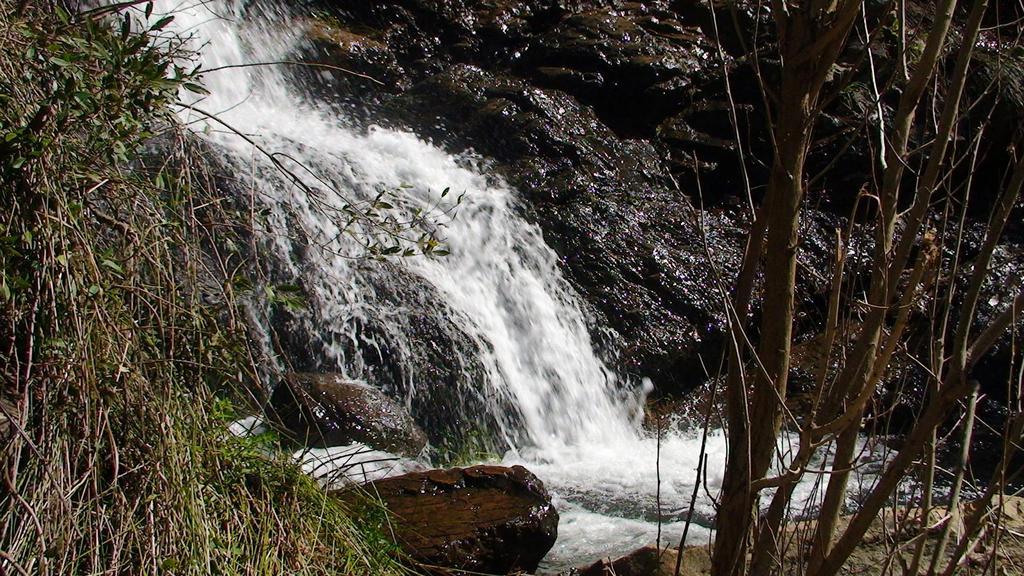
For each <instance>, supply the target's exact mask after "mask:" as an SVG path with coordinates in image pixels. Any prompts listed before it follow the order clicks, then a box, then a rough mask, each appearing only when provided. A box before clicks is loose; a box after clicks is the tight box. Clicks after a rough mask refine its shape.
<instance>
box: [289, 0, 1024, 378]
mask: <svg viewBox="0 0 1024 576" xmlns="http://www.w3.org/2000/svg"><path fill="white" fill-rule="evenodd" d="M310 5H311V6H314V7H315V8H316V11H315V16H314V19H316V21H317V22H319V24H317V25H316V26H317V27H314V32H313V33H312V37H313V39H314V41H313V44H312V45H313V46H314V47H315V48H316V49H315V50H313V51H312V52H310V53H309V54H307V55H306V58H307V59H311V60H318V59H327V60H328V61H330V60H331V59H336V60H337V62H340V63H341V64H343V65H344V66H345V67H346V68H351V69H352V70H355V71H357V72H359V73H364V74H368V75H371V76H374V77H379V78H380V79H381V80H382V82H383V85H379V84H373V83H367V82H366V81H365V79H360V78H358V77H356V78H354V79H353V78H348V79H345V78H343V77H342V76H338V75H336V76H337V77H336V78H335V80H334V81H335V82H336V83H337V84H336V85H335V86H334V87H333V88H331V87H328V90H327V91H326V93H330V91H331V90H333V91H334V98H336V99H340V100H342V101H345V100H346V98H348V99H349V101H350V102H352V101H353V100H355V101H357V102H355V105H354V107H353V110H354V111H356V112H357V114H356V115H360V114H364V115H365V116H366V117H368V118H371V119H372V120H371V121H372V122H378V123H379V122H385V123H391V124H393V125H396V126H398V127H403V128H408V129H411V130H413V131H415V132H416V133H418V134H420V135H423V136H425V137H428V138H431V139H433V140H434V141H435V142H437V143H439V144H441V145H443V146H445V147H446V148H448V149H450V150H452V151H454V152H458V151H462V150H467V149H471V150H473V151H475V152H478V153H480V154H482V155H483V156H485V157H487V158H488V159H489V160H493V171H494V172H495V173H496V174H499V175H500V176H502V177H504V178H505V179H507V180H508V181H509V182H510V183H511V184H513V185H514V186H516V187H517V188H518V190H519V191H520V192H521V193H522V196H523V199H524V202H523V204H522V206H521V209H522V211H523V212H524V213H525V214H526V215H527V216H528V217H529V218H530V219H532V220H533V221H535V222H537V223H538V224H539V225H540V226H541V228H542V229H543V231H544V237H545V240H546V241H547V242H548V244H549V245H551V246H552V247H553V248H554V249H555V251H556V252H557V253H558V254H559V255H560V256H561V262H562V266H563V270H564V271H565V272H566V274H567V277H568V278H569V280H570V281H571V282H572V283H573V285H574V286H575V287H576V289H577V290H578V291H579V292H580V294H581V295H582V296H583V298H584V300H586V302H587V303H588V304H589V306H590V307H591V308H592V311H593V312H594V314H593V315H594V317H595V329H594V330H593V331H592V332H593V333H594V336H595V340H596V341H598V342H599V343H602V344H603V345H604V347H605V348H606V350H605V356H606V357H608V359H609V360H612V361H613V364H614V368H616V369H617V370H618V371H620V372H622V373H625V374H627V375H635V376H648V377H651V378H652V380H653V381H654V383H655V385H656V388H657V389H658V390H659V391H663V392H669V393H672V392H680V391H686V390H688V389H690V388H691V387H692V386H693V385H695V384H697V383H698V381H699V380H701V379H702V378H703V372H702V369H701V368H700V366H701V358H700V355H703V356H704V359H705V361H707V360H711V359H717V357H718V356H717V353H718V351H719V350H720V342H721V338H722V336H721V330H722V329H721V324H722V313H721V310H722V309H723V306H722V304H721V302H722V294H721V293H720V292H719V291H718V289H717V286H718V280H719V278H721V279H722V280H724V282H725V284H726V285H728V284H729V281H730V279H731V274H733V273H735V271H736V269H737V268H738V262H739V257H740V254H741V250H742V242H743V236H744V234H745V231H746V228H747V226H748V223H749V220H750V218H749V210H748V202H747V196H748V193H749V194H750V195H751V196H753V198H754V200H755V201H756V200H757V199H758V197H759V195H760V194H761V193H762V192H763V183H764V182H765V181H766V179H767V177H766V174H767V172H766V169H767V166H768V165H769V164H770V160H771V144H770V142H769V140H768V138H767V130H766V129H765V126H766V125H767V124H766V121H765V117H764V99H763V98H762V96H761V93H760V86H759V82H758V80H757V77H756V76H755V75H754V73H753V69H752V67H751V66H750V65H749V64H748V63H747V61H746V56H745V51H746V50H745V47H746V43H747V42H748V41H749V39H750V38H751V37H753V34H754V31H755V30H761V31H767V33H766V34H765V35H763V36H762V37H761V39H762V41H763V42H764V44H763V46H762V48H763V50H764V52H763V54H765V57H764V58H762V60H761V62H760V64H759V66H760V71H761V73H762V74H763V76H764V78H765V79H766V81H768V82H771V81H772V80H773V78H774V76H773V75H774V74H776V71H777V66H778V62H776V61H774V60H773V59H772V58H771V57H770V52H771V43H772V41H773V40H772V38H771V36H770V30H771V28H772V26H771V20H770V15H769V14H768V13H767V11H765V10H764V9H763V7H761V8H759V6H761V4H760V3H757V2H738V3H735V8H736V9H735V10H730V9H728V8H726V6H725V3H707V2H697V1H695V0H682V1H678V0H677V1H672V2H670V1H668V0H654V1H652V2H627V1H622V0H573V1H567V0H537V1H534V2H509V1H505V0H479V1H470V0H387V1H383V2H357V1H355V0H316V1H314V2H311V4H310ZM908 11H909V12H908V14H909V17H910V20H911V23H912V24H914V25H917V26H920V25H927V21H928V20H927V19H928V14H929V13H930V11H929V10H928V9H927V7H926V6H925V7H923V8H922V6H921V5H919V4H918V3H913V2H912V3H909V4H908ZM311 14H313V12H311ZM868 17H869V18H877V17H879V15H878V14H876V13H875V12H871V13H870V14H869V15H868ZM734 23H735V24H734ZM736 24H738V26H737V25H736ZM989 40H991V39H989ZM989 40H985V39H984V38H983V41H985V42H988V41H989ZM992 41H995V40H992ZM719 46H720V47H721V48H719ZM863 56H864V54H863V47H862V46H860V45H858V44H857V42H853V43H852V45H851V48H850V50H849V53H848V54H845V55H844V56H843V57H842V58H841V59H840V63H841V64H842V65H846V64H851V65H852V63H854V62H857V61H859V60H860V59H862V58H863ZM874 57H875V58H876V65H877V66H878V69H879V70H881V72H880V73H882V74H885V73H888V72H887V71H889V68H891V65H892V60H891V59H890V58H889V56H888V55H887V53H886V52H885V50H880V51H878V52H877V53H874ZM978 61H979V62H980V63H981V64H982V65H984V66H982V73H979V74H978V75H977V77H976V78H972V81H971V83H970V86H969V88H968V95H969V97H970V98H971V99H972V100H973V99H976V98H978V97H980V91H982V90H983V89H984V88H985V87H986V86H990V85H992V84H993V82H992V75H993V74H995V73H996V72H995V70H996V69H995V68H992V67H989V66H988V65H987V64H986V62H987V60H986V56H985V55H984V54H979V56H978ZM1019 76H1020V75H1019V74H1017V73H1016V72H1014V73H1010V74H1009V75H1008V76H1006V81H1005V82H1004V83H1001V84H999V83H997V84H999V85H1000V88H999V90H1001V92H1000V93H999V97H998V98H994V99H992V101H991V103H992V105H991V106H989V105H988V104H986V105H985V106H981V107H979V109H982V108H983V109H984V110H985V111H988V110H992V109H993V107H995V115H997V116H999V118H1000V121H996V122H990V123H989V127H988V128H986V130H987V131H988V132H990V134H988V135H987V136H986V138H984V139H983V140H985V141H991V142H994V143H995V144H993V145H992V146H991V148H990V149H986V150H984V151H981V154H980V156H979V157H980V158H981V163H982V164H985V165H986V166H997V165H1005V162H1006V158H1005V154H1006V150H1007V149H1008V148H1009V147H1008V145H1007V143H1008V142H1010V141H1012V137H1013V135H1014V134H1016V133H1017V130H1019V127H1020V125H1021V120H1022V117H1021V116H1020V114H1019V112H1018V111H1019V109H1020V108H1019V107H1018V106H1017V105H1016V103H1017V102H1019V101H1020V97H1019V95H1020V93H1022V92H1021V89H1020V86H1024V83H1022V82H1020V78H1019ZM726 80H728V82H726ZM860 80H863V79H856V78H855V79H854V80H853V81H852V82H851V83H850V87H849V89H847V90H844V91H843V92H842V93H841V94H838V95H836V97H835V98H834V99H832V100H831V101H830V105H829V107H828V108H827V109H826V110H824V111H823V114H822V116H821V119H820V121H819V123H818V127H817V130H818V134H817V138H816V142H815V144H814V146H813V147H812V153H811V156H810V158H809V160H808V165H807V166H808V174H809V176H813V177H812V178H811V180H810V186H809V200H810V202H811V203H812V205H813V206H814V208H813V209H810V210H808V212H807V213H806V217H805V220H804V222H803V223H802V224H803V228H802V236H803V237H802V249H803V250H802V257H803V258H804V261H803V262H802V263H801V267H800V272H799V273H798V274H799V284H800V287H799V290H800V297H801V302H802V306H801V314H800V316H799V317H798V318H797V326H796V333H797V336H798V338H803V337H809V336H811V335H813V334H814V333H816V332H818V331H820V329H821V326H822V322H823V318H822V310H823V305H824V302H825V301H826V299H827V282H828V278H829V277H830V266H831V262H832V260H833V255H834V251H835V240H834V238H835V230H836V229H837V228H838V229H845V228H846V223H845V222H846V217H847V216H848V214H849V211H850V209H851V208H852V206H853V205H854V200H855V198H857V195H858V193H859V192H860V191H861V190H862V189H863V188H864V187H866V186H867V187H870V178H871V170H870V166H871V163H872V160H871V158H872V155H873V152H872V148H871V146H870V144H869V143H870V142H871V136H870V134H873V132H871V131H872V130H874V128H873V127H872V125H871V124H870V122H869V123H868V124H865V123H864V122H865V121H864V119H865V118H870V117H872V115H875V114H877V113H878V111H879V107H878V106H877V105H876V104H875V102H874V99H873V96H872V94H871V93H870V91H869V90H868V88H867V86H869V84H870V82H861V81H860ZM352 83H355V84H357V85H358V86H357V88H358V91H357V92H356V94H357V98H355V99H353V98H352V97H351V96H349V95H347V94H349V93H348V92H346V90H348V89H349V88H348V86H349V84H352ZM894 106H895V102H889V101H883V102H882V103H881V113H882V115H883V116H884V117H885V118H886V120H887V121H888V119H889V118H891V115H892V113H893V110H894ZM979 121H980V119H979ZM734 122H735V125H734ZM865 130H866V131H867V132H865ZM737 132H738V133H739V134H740V135H741V137H742V138H743V142H744V145H743V148H742V149H740V148H739V147H737V145H736V134H737ZM930 137H931V136H930V135H929V134H928V133H927V130H926V131H925V132H923V133H921V134H916V133H915V135H914V142H912V146H918V145H919V144H920V143H923V142H926V141H927V140H928V139H929V138H930ZM741 159H742V160H744V161H745V162H743V163H741ZM986 163H987V164H986ZM978 173H979V175H977V176H976V178H981V179H982V180H984V179H985V178H990V179H991V180H992V181H991V182H989V181H987V180H986V181H985V182H984V183H983V185H982V186H980V187H979V189H982V191H984V190H989V191H991V190H998V189H999V180H1000V179H1001V178H1002V175H1001V173H1000V172H999V171H998V170H995V169H985V170H980V171H978ZM965 177H966V174H961V175H958V176H957V179H958V180H963V179H964V178H965ZM978 182H980V180H978ZM748 184H749V189H748ZM976 185H977V184H976ZM908 188H912V186H910V187H908ZM979 194H981V193H980V192H979ZM989 200H990V199H989V198H988V197H987V196H985V195H984V194H981V196H979V199H978V201H977V202H976V203H975V206H979V207H981V208H982V209H983V208H984V207H985V206H988V205H990V203H991V202H990V201H989ZM1012 229H1013V227H1011V230H1012ZM1017 230H1018V231H1017V232H1016V234H1017V235H1018V236H1019V235H1020V232H1019V227H1017ZM708 254H712V255H713V258H711V259H709V258H708ZM754 320H755V321H756V318H755V319H754ZM753 325H756V322H754V324H753ZM600 327H608V328H611V332H610V333H608V332H607V331H604V330H601V329H600ZM755 336H756V335H755Z"/></svg>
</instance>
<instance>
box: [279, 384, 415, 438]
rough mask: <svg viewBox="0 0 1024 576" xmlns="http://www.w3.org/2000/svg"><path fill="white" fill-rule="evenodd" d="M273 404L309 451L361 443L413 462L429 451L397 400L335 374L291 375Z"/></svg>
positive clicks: (290, 429) (283, 420)
mask: <svg viewBox="0 0 1024 576" xmlns="http://www.w3.org/2000/svg"><path fill="white" fill-rule="evenodd" d="M270 403H271V408H272V413H274V414H276V415H277V418H278V419H279V420H280V422H281V424H283V425H284V427H285V428H286V429H287V430H289V431H290V432H291V433H292V435H293V436H294V439H295V440H296V441H298V442H299V443H301V444H302V445H305V446H312V447H325V446H338V445H342V444H350V443H352V442H361V443H363V444H366V445H368V446H370V447H372V448H376V449H378V450H386V451H388V452H392V453H394V454H399V455H408V456H415V455H417V454H419V453H420V452H421V451H422V450H423V448H424V447H426V445H427V437H426V435H424V434H423V432H422V431H421V430H420V429H419V427H418V426H417V425H416V423H415V422H413V420H412V418H411V417H410V416H409V414H408V413H407V412H406V411H405V409H404V408H402V407H401V406H399V405H398V404H397V403H396V402H395V401H394V400H391V399H390V398H388V397H387V396H385V395H384V394H383V393H382V392H381V391H380V390H377V389H376V388H373V387H370V386H367V385H365V384H360V383H357V382H350V381H346V380H345V379H343V378H342V377H341V376H339V375H337V374H288V375H287V376H286V377H285V380H284V381H283V382H282V383H281V384H279V385H278V387H277V389H276V390H275V391H274V394H273V396H272V397H271V400H270Z"/></svg>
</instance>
